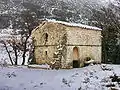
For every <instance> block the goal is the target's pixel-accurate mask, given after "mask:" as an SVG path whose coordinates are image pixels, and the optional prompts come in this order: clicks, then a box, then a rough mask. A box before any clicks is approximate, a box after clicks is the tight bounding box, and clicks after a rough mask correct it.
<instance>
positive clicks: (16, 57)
mask: <svg viewBox="0 0 120 90" xmlns="http://www.w3.org/2000/svg"><path fill="white" fill-rule="evenodd" d="M13 50H14V52H15V65H17V64H18V63H17V62H18V55H17V48H16V46H13Z"/></svg>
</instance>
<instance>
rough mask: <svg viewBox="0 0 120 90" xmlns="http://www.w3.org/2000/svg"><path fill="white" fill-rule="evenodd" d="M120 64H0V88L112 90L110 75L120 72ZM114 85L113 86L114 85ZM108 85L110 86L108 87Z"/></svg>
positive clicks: (0, 89)
mask: <svg viewBox="0 0 120 90" xmlns="http://www.w3.org/2000/svg"><path fill="white" fill-rule="evenodd" d="M119 71H120V66H119V65H94V66H88V67H84V68H78V69H70V70H65V69H62V70H42V69H29V68H27V67H20V66H19V67H0V90H112V89H110V87H109V85H113V84H114V85H115V88H118V90H120V88H119V84H118V83H117V82H112V81H111V79H110V76H114V75H115V74H116V75H117V76H120V72H119ZM114 85H113V86H114ZM106 86H108V87H106Z"/></svg>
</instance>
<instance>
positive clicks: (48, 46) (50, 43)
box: [32, 22, 66, 64]
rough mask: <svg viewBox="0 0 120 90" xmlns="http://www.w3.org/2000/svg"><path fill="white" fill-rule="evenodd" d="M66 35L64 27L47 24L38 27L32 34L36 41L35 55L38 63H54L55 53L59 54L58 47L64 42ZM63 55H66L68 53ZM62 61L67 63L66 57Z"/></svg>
mask: <svg viewBox="0 0 120 90" xmlns="http://www.w3.org/2000/svg"><path fill="white" fill-rule="evenodd" d="M45 33H47V34H48V40H47V42H46V41H45V37H44V34H45ZM65 34H66V30H65V26H64V25H59V24H54V23H50V22H49V23H48V22H46V23H42V24H41V25H40V26H39V27H37V29H35V30H34V31H33V32H32V37H33V38H34V41H35V52H34V54H35V59H36V62H37V63H39V64H41V63H45V62H48V63H50V61H54V58H53V57H54V53H55V52H57V47H58V45H59V44H60V43H61V42H62V40H63V37H64V35H65ZM64 44H66V43H64ZM46 52H47V55H46ZM63 54H66V52H65V53H63ZM62 59H63V60H64V61H65V57H64V58H62Z"/></svg>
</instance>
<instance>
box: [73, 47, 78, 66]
mask: <svg viewBox="0 0 120 90" xmlns="http://www.w3.org/2000/svg"><path fill="white" fill-rule="evenodd" d="M73 68H79V51H78V48H77V47H74V48H73Z"/></svg>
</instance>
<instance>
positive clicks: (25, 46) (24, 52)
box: [22, 37, 28, 65]
mask: <svg viewBox="0 0 120 90" xmlns="http://www.w3.org/2000/svg"><path fill="white" fill-rule="evenodd" d="M27 40H28V37H27V38H26V40H25V43H24V50H23V55H22V57H23V62H22V65H24V64H25V57H26V56H25V55H26V52H27Z"/></svg>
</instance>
